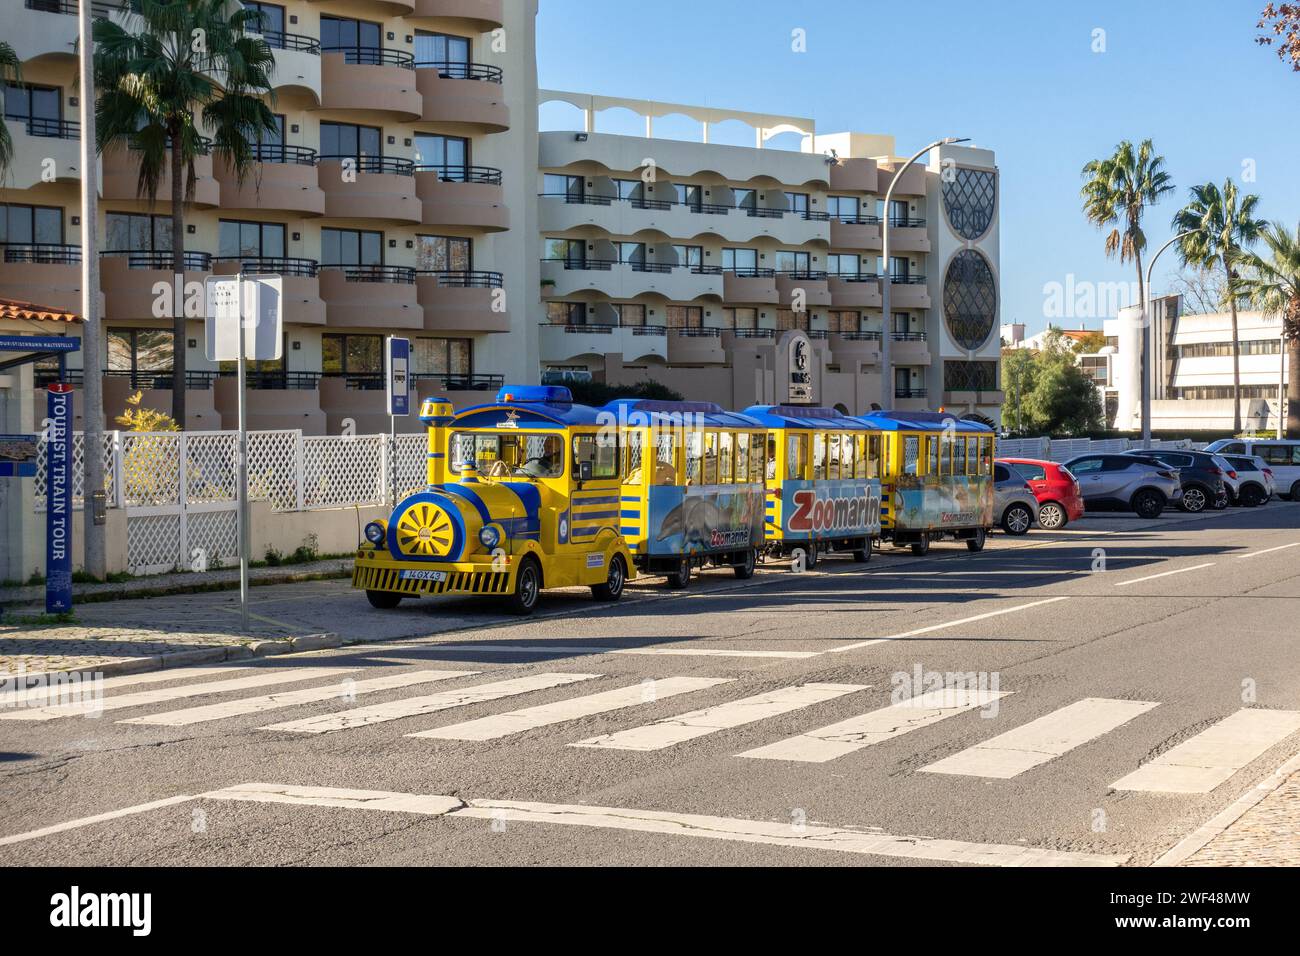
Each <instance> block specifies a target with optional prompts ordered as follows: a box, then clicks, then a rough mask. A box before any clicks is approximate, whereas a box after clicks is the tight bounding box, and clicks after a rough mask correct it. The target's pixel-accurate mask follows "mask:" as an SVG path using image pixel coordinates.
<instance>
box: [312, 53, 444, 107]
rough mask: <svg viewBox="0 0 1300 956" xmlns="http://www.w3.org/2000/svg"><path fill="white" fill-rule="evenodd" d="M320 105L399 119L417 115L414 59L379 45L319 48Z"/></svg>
mask: <svg viewBox="0 0 1300 956" xmlns="http://www.w3.org/2000/svg"><path fill="white" fill-rule="evenodd" d="M320 77H321V78H320V85H321V98H320V107H321V109H325V110H361V111H364V112H367V113H374V112H382V113H388V114H390V115H391V116H393V117H394V118H395V119H399V120H401V121H402V122H409V121H411V120H417V119H419V118H420V93H419V91H418V90H417V89H416V85H415V58H414V57H413V56H412V55H411V54H410V53H408V52H406V51H405V50H386V49H381V48H379V47H341V48H332V47H325V48H322V49H321V69H320Z"/></svg>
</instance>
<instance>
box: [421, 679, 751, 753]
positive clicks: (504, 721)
mask: <svg viewBox="0 0 1300 956" xmlns="http://www.w3.org/2000/svg"><path fill="white" fill-rule="evenodd" d="M729 682H730V681H729V679H728V678H725V677H663V678H659V679H656V680H653V681H651V680H647V681H643V682H642V683H639V684H633V685H631V686H630V687H620V688H618V689H617V690H607V691H604V692H603V693H599V694H589V695H587V696H586V697H575V698H573V699H572V700H561V701H557V702H555V703H553V704H539V705H538V706H536V707H526V708H524V709H522V710H512V711H510V713H508V714H496V715H494V716H491V717H481V718H479V719H478V720H469V721H465V722H464V723H460V724H452V725H450V726H448V727H435V728H434V729H433V730H423V731H421V732H420V733H417V734H407V735H406V736H408V737H432V738H435V739H437V740H496V739H498V738H500V737H508V736H510V735H511V734H518V733H522V732H523V731H525V730H533V729H534V728H536V727H545V726H548V725H549V724H559V723H563V722H564V721H566V720H578V719H579V718H582V717H591V716H593V715H594V714H604V713H607V712H609V711H611V710H621V709H623V708H625V707H634V706H635V705H637V704H652V703H654V702H655V701H657V700H663V699H665V698H668V697H674V696H676V695H677V694H685V693H689V692H690V691H693V690H703V689H704V688H706V687H716V686H717V685H718V684H726V683H729Z"/></svg>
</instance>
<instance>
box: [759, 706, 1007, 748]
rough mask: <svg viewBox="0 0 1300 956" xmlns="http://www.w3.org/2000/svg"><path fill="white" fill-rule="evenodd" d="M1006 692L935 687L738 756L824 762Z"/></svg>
mask: <svg viewBox="0 0 1300 956" xmlns="http://www.w3.org/2000/svg"><path fill="white" fill-rule="evenodd" d="M1008 693H1009V692H1008V691H980V690H967V689H965V688H955V687H950V688H946V689H944V690H934V691H929V692H927V693H925V694H922V695H921V696H920V697H915V698H912V699H911V700H904V701H899V702H898V703H896V704H890V705H889V706H888V707H882V708H880V709H879V710H873V711H871V712H870V713H866V714H859V715H858V716H856V717H850V718H849V719H848V720H842V721H840V722H839V723H837V724H831V725H830V726H829V727H822V728H819V729H818V730H810V731H808V732H807V733H803V734H797V735H796V736H794V737H787V738H786V739H785V740H778V741H777V742H776V743H774V744H768V745H766V746H764V747H758V748H756V749H754V750H746V751H745V752H744V753H742V754H737V756H738V757H758V758H760V759H763V760H798V761H802V762H804V763H825V762H826V761H828V760H835V759H836V758H838V757H843V756H844V755H845V754H851V753H853V752H854V751H855V750H861V749H862V748H863V747H870V746H871V745H872V744H878V743H881V742H882V741H885V740H890V739H892V738H894V737H899V736H901V735H903V734H905V733H908V732H909V731H913V730H919V729H920V728H922V727H928V726H930V724H935V723H938V722H939V721H941V720H944V719H945V718H948V717H952V716H954V715H956V714H960V713H964V712H966V711H968V710H973V709H974V708H976V707H983V706H985V705H987V704H989V703H992V702H993V701H995V700H998V699H1000V698H1002V697H1006V696H1007V695H1008Z"/></svg>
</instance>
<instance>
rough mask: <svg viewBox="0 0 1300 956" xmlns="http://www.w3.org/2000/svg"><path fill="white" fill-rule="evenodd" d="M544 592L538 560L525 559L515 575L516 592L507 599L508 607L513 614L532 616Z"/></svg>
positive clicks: (532, 558)
mask: <svg viewBox="0 0 1300 956" xmlns="http://www.w3.org/2000/svg"><path fill="white" fill-rule="evenodd" d="M541 592H542V569H541V566H540V565H538V563H537V559H536V558H534V557H532V556H531V555H530V556H529V557H526V558H524V560H523V562H522V563H521V564H520V565H519V572H518V573H517V574H516V575H515V591H514V593H513V594H511V595H510V596H509V597H508V598H506V607H508V608H509V609H510V613H512V614H520V615H523V614H532V613H533V609H534V608H535V607H537V598H538V596H539V595H540V594H541Z"/></svg>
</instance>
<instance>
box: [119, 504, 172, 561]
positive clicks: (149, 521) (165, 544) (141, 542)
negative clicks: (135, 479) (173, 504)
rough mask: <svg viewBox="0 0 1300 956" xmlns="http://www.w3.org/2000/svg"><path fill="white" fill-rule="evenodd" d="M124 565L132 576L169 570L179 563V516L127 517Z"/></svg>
mask: <svg viewBox="0 0 1300 956" xmlns="http://www.w3.org/2000/svg"><path fill="white" fill-rule="evenodd" d="M126 563H127V566H128V568H129V570H130V571H131V572H132V573H133V574H140V573H156V572H160V571H170V570H172V569H173V568H175V567H176V566H177V565H179V564H180V563H181V515H180V512H179V511H177V512H176V513H175V514H160V515H131V516H130V520H129V521H127V523H126Z"/></svg>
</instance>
